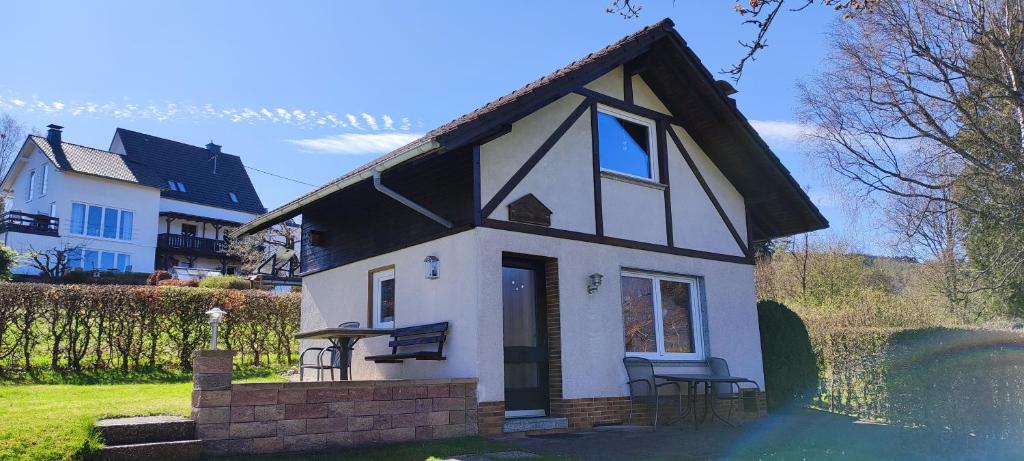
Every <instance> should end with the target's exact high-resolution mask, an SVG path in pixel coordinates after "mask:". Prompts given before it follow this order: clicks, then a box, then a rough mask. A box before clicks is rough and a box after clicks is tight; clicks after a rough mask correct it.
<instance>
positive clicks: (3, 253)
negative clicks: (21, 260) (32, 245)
mask: <svg viewBox="0 0 1024 461" xmlns="http://www.w3.org/2000/svg"><path fill="white" fill-rule="evenodd" d="M17 262H18V252H17V251H14V249H13V248H11V247H9V246H7V245H4V244H0V280H3V281H8V280H11V270H13V269H14V264H15V263H17Z"/></svg>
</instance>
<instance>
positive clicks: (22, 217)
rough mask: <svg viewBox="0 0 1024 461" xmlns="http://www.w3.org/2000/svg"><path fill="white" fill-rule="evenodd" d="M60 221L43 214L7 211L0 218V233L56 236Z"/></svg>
mask: <svg viewBox="0 0 1024 461" xmlns="http://www.w3.org/2000/svg"><path fill="white" fill-rule="evenodd" d="M59 227H60V219H59V218H55V217H53V216H48V215H44V214H32V213H22V212H20V211H9V212H7V213H4V214H3V217H2V218H0V232H21V233H25V234H39V235H52V236H57V229H58V228H59Z"/></svg>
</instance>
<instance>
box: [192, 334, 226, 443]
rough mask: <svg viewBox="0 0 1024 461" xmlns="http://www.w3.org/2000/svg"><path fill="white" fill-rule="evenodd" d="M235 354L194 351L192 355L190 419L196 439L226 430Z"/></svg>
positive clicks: (224, 432)
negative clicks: (193, 421) (193, 424)
mask: <svg viewBox="0 0 1024 461" xmlns="http://www.w3.org/2000/svg"><path fill="white" fill-rule="evenodd" d="M234 356H235V352H234V351H196V352H195V354H193V355H192V419H193V420H195V422H196V436H197V437H198V438H199V439H206V438H212V437H211V436H212V435H214V434H220V433H223V434H226V433H227V430H228V423H229V422H230V421H231V363H232V359H233V358H234Z"/></svg>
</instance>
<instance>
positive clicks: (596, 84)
mask: <svg viewBox="0 0 1024 461" xmlns="http://www.w3.org/2000/svg"><path fill="white" fill-rule="evenodd" d="M622 75H623V73H622V66H619V67H616V68H614V69H612V70H611V72H608V73H607V74H604V75H602V76H600V77H598V78H597V79H595V80H594V81H592V82H590V83H588V84H586V85H584V88H586V89H588V90H594V91H596V92H598V93H603V94H606V95H608V96H611V97H613V98H615V99H622V98H623V95H622V92H623V91H624V89H625V88H624V86H623V84H622Z"/></svg>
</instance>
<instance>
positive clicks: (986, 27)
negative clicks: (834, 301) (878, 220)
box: [802, 0, 1024, 301]
mask: <svg viewBox="0 0 1024 461" xmlns="http://www.w3.org/2000/svg"><path fill="white" fill-rule="evenodd" d="M830 43H832V44H833V45H834V49H833V52H832V55H831V58H830V61H829V66H828V67H827V70H825V71H824V72H823V74H822V75H821V76H820V77H819V78H818V79H817V80H815V81H814V82H812V83H811V84H808V85H804V86H803V107H804V110H803V114H802V119H803V121H804V122H805V123H808V124H810V125H812V126H813V127H814V129H813V130H811V134H810V137H811V138H812V140H813V141H814V148H813V154H814V156H815V157H816V158H817V159H818V160H820V161H821V162H822V163H823V164H825V165H827V166H828V167H829V168H830V169H831V170H832V171H833V172H835V173H836V174H838V175H839V176H840V177H841V178H843V179H845V182H846V184H847V185H848V186H849V187H850V190H851V191H852V192H853V193H855V194H858V195H861V196H869V195H870V196H873V197H879V196H880V197H882V200H881V201H880V202H881V203H883V204H884V205H885V206H886V208H887V210H888V215H889V217H890V218H891V219H892V220H893V223H894V225H895V227H897V228H898V230H899V233H900V235H901V239H902V240H903V242H904V243H907V244H912V245H914V246H916V247H917V248H918V249H923V250H924V251H926V252H928V253H929V254H930V256H931V257H932V258H935V260H937V261H944V263H943V264H945V266H944V267H946V269H947V275H946V277H945V279H946V282H945V289H947V290H953V289H955V290H956V291H960V292H970V291H973V290H979V289H993V288H997V287H999V286H1000V285H1001V284H1004V283H1005V282H1007V281H1010V280H1015V279H1019V278H1020V276H1021V274H1022V271H1021V268H1022V267H1024V245H1021V244H1019V242H1020V240H1021V238H1020V237H1021V235H1020V232H1019V231H1020V227H1021V226H1020V223H1021V222H1024V207H1021V206H1020V204H1021V203H1024V174H1022V172H1024V81H1022V78H1024V2H1022V1H1021V0H891V1H887V2H878V3H875V4H874V5H873V6H872V8H871V9H870V10H869V11H865V12H864V13H863V14H859V15H857V16H856V17H855V18H853V19H852V20H850V21H844V22H843V23H841V24H839V25H838V26H837V28H836V30H835V31H834V33H833V34H832V36H831V37H830ZM978 221H983V222H985V223H986V224H987V225H989V226H990V227H992V226H995V227H998V228H1000V229H1003V230H1010V231H1007V232H989V233H988V235H987V236H986V238H987V239H989V241H986V242H985V243H986V250H987V252H988V253H987V263H986V266H984V267H979V268H978V272H977V273H976V274H973V275H972V276H970V277H969V278H968V279H967V280H965V279H963V278H961V277H962V275H963V273H962V272H961V271H959V270H954V267H955V266H956V265H957V263H958V261H963V258H965V254H964V251H963V246H962V245H963V239H964V238H965V237H964V231H963V229H962V228H960V226H961V225H962V223H972V222H978ZM1000 226H1001V227H1000ZM964 282H970V283H964ZM951 300H961V301H962V298H961V297H960V295H955V296H954V295H952V294H951Z"/></svg>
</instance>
